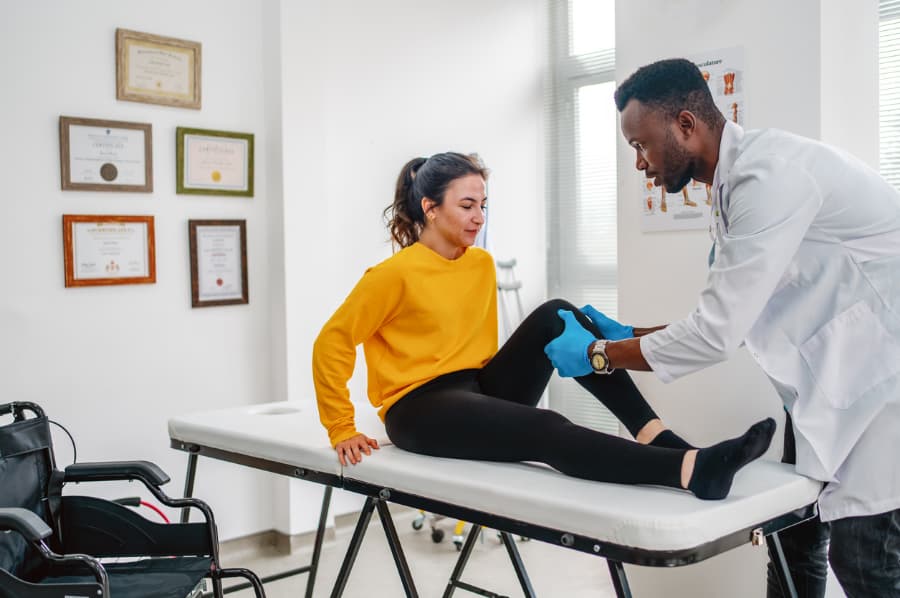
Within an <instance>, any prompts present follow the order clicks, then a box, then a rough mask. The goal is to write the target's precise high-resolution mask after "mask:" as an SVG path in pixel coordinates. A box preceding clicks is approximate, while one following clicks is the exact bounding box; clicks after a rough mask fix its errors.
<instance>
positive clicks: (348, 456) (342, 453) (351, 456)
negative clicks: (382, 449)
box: [334, 434, 378, 467]
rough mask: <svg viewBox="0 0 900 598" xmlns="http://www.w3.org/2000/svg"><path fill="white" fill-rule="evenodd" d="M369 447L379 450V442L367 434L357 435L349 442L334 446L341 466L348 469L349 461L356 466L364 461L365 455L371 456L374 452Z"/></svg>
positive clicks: (348, 440) (345, 441)
mask: <svg viewBox="0 0 900 598" xmlns="http://www.w3.org/2000/svg"><path fill="white" fill-rule="evenodd" d="M369 447H371V448H373V449H375V450H378V441H377V440H375V439H374V438H369V437H368V436H366V435H365V434H357V435H356V436H351V437H350V438H348V439H347V440H342V441H340V442H338V443H337V444H336V445H335V446H334V451H335V452H336V453H337V454H338V459H340V461H341V465H343V466H345V467H346V466H347V462H348V461H349V462H350V464H351V465H356V464H357V463H359V462H360V461H362V454H363V453H365V454H367V455H371V454H372V450H371V449H370V448H369Z"/></svg>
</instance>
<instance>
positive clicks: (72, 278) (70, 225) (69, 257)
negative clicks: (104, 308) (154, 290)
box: [62, 214, 156, 287]
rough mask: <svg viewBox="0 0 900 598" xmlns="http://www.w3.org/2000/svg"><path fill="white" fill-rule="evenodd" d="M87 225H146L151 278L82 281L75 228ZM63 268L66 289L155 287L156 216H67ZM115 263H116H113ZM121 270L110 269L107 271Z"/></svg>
mask: <svg viewBox="0 0 900 598" xmlns="http://www.w3.org/2000/svg"><path fill="white" fill-rule="evenodd" d="M85 223H88V224H90V223H96V224H104V223H119V224H128V223H140V224H144V225H146V240H145V243H146V246H145V249H146V256H144V259H145V260H146V267H147V274H146V275H144V276H108V277H90V278H85V277H79V276H78V264H76V263H75V262H76V259H77V256H76V248H75V242H76V240H75V231H74V228H75V225H77V224H85ZM62 229H63V230H62V233H63V266H64V270H65V284H66V287H87V286H109V285H120V284H153V283H155V282H156V241H155V239H156V233H155V229H154V220H153V216H114V215H109V214H104V215H93V214H92V215H87V214H63V217H62ZM113 263H114V262H113ZM111 270H113V271H114V270H117V268H112V269H111V268H108V267H107V268H106V271H107V272H109V271H111Z"/></svg>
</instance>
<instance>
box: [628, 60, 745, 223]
mask: <svg viewBox="0 0 900 598" xmlns="http://www.w3.org/2000/svg"><path fill="white" fill-rule="evenodd" d="M687 58H688V60H692V61H693V62H694V63H695V64H696V65H697V67H698V68H699V69H700V72H701V73H702V74H703V78H704V79H706V83H707V84H708V85H709V90H710V92H712V97H713V100H715V102H716V106H718V108H719V110H720V111H721V112H722V114H724V115H725V118H726V119H727V120H730V121H733V122H736V123H737V124H739V125H741V126H744V117H745V114H746V108H745V106H744V50H743V48H741V47H735V48H727V49H725V50H716V51H711V52H704V53H702V54H695V55H693V56H687ZM639 177H640V178H639V180H640V196H639V197H640V198H641V200H640V201H641V214H642V217H641V230H642V231H644V232H652V231H664V230H695V229H706V228H708V227H709V223H710V218H709V212H710V206H711V205H712V203H713V196H712V194H713V190H712V187H711V186H710V185H708V184H706V183H701V182H699V181H695V180H693V179H691V180H690V181H689V182H688V184H687V185H685V186H684V188H683V189H682V190H681V191H679V192H677V193H667V192H666V191H665V189H664V188H663V187H656V186H655V185H654V184H653V180H652V179H648V178H646V177H645V176H644V175H643V173H640V175H639Z"/></svg>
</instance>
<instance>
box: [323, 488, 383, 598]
mask: <svg viewBox="0 0 900 598" xmlns="http://www.w3.org/2000/svg"><path fill="white" fill-rule="evenodd" d="M374 510H375V499H374V498H372V497H371V496H368V497H366V502H365V504H364V505H363V508H362V511H360V512H359V519H357V521H356V529H355V530H353V538H352V539H351V540H350V546H348V547H347V554H345V555H344V562H343V563H342V564H341V570H340V572H339V573H338V577H337V580H335V582H334V589H333V590H332V591H331V598H340V596H342V595H343V594H344V588H345V587H346V586H347V579H349V577H350V570H351V569H352V568H353V563H354V561H356V555H357V554H358V553H359V547H360V545H361V544H362V541H363V537H365V535H366V529H367V528H368V527H369V521H371V519H372V512H373V511H374Z"/></svg>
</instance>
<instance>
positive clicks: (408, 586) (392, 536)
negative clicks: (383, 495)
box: [375, 500, 419, 598]
mask: <svg viewBox="0 0 900 598" xmlns="http://www.w3.org/2000/svg"><path fill="white" fill-rule="evenodd" d="M375 506H376V507H377V508H378V516H379V517H380V518H381V527H382V528H383V529H384V535H385V536H386V537H387V541H388V546H390V547H391V554H392V555H393V556H394V563H395V564H396V565H397V573H399V574H400V581H401V582H402V583H403V589H404V591H405V592H406V595H407V597H408V598H418V597H419V593H418V592H417V591H416V584H415V582H413V578H412V573H410V571H409V565H408V564H407V562H406V556H405V555H404V554H403V547H402V546H401V545H400V538H399V537H398V536H397V529H396V528H395V527H394V520H393V518H391V511H390V509H388V506H387V503H386V502H384V501H383V500H379V501H378V502H376V503H375Z"/></svg>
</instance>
